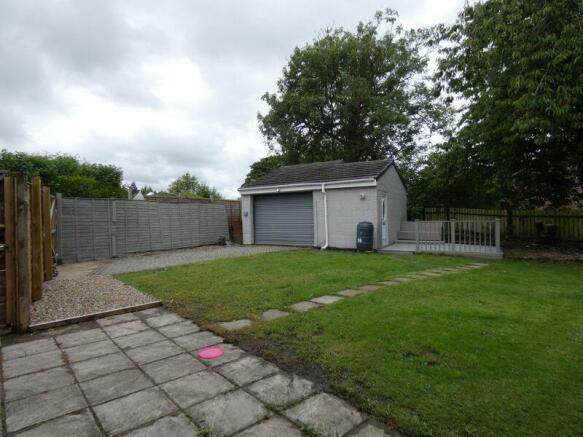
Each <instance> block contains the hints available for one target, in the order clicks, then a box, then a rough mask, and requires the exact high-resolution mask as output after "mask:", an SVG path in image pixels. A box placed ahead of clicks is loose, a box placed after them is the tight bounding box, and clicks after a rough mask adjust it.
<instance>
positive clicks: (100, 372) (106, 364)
mask: <svg viewBox="0 0 583 437" xmlns="http://www.w3.org/2000/svg"><path fill="white" fill-rule="evenodd" d="M133 367H135V365H134V363H132V362H131V361H130V360H129V359H128V358H127V357H126V356H125V355H124V354H123V353H121V352H118V353H115V354H111V355H104V356H101V357H97V358H92V359H90V360H85V361H81V362H78V363H73V364H72V365H71V368H72V369H73V372H75V376H76V377H77V379H78V380H79V381H88V380H90V379H93V378H97V377H99V376H105V375H108V374H110V373H115V372H119V371H120V370H125V369H131V368H133Z"/></svg>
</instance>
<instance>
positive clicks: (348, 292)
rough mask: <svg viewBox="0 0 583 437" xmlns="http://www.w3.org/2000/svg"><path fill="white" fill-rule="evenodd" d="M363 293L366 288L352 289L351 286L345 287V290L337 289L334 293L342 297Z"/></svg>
mask: <svg viewBox="0 0 583 437" xmlns="http://www.w3.org/2000/svg"><path fill="white" fill-rule="evenodd" d="M364 293H366V290H353V289H352V288H347V289H346V290H342V291H339V292H338V293H336V294H339V295H340V296H344V297H354V296H358V295H359V294H364Z"/></svg>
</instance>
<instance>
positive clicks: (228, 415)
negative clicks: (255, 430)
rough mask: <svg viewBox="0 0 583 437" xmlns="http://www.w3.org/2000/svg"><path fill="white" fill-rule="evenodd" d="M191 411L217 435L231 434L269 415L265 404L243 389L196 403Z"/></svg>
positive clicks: (198, 420)
mask: <svg viewBox="0 0 583 437" xmlns="http://www.w3.org/2000/svg"><path fill="white" fill-rule="evenodd" d="M189 413H190V415H191V416H192V417H193V419H194V420H196V421H197V422H198V423H199V424H200V425H201V426H202V427H203V428H206V429H208V430H209V431H210V432H211V434H212V435H213V436H217V437H222V436H227V435H231V434H233V433H235V432H237V431H240V430H242V429H244V428H247V427H248V426H250V425H253V424H254V423H256V422H259V421H260V420H262V419H264V418H265V417H268V416H269V412H268V411H267V409H266V408H265V406H264V405H263V404H262V403H261V402H259V401H258V400H257V399H255V398H254V397H253V396H251V395H250V394H248V393H245V392H244V391H243V390H237V391H234V392H230V393H226V394H224V395H220V396H217V397H215V398H213V399H210V400H208V401H206V402H202V403H200V404H197V405H194V406H193V407H191V408H190V409H189Z"/></svg>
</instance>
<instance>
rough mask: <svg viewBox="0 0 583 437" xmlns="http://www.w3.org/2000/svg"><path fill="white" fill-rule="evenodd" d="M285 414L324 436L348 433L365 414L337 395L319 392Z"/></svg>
mask: <svg viewBox="0 0 583 437" xmlns="http://www.w3.org/2000/svg"><path fill="white" fill-rule="evenodd" d="M285 415H286V416H287V417H288V418H290V419H291V420H292V421H294V422H297V423H300V424H302V425H303V426H307V427H309V428H311V429H313V430H314V431H315V432H316V433H318V434H319V435H321V436H322V437H337V436H341V435H344V434H346V433H347V432H348V431H350V430H351V429H352V428H354V427H355V426H357V425H359V424H360V423H362V422H363V421H364V416H363V415H362V414H360V413H359V412H358V411H357V410H355V409H354V408H352V407H350V406H349V405H347V404H346V403H344V402H343V401H341V400H340V399H338V398H337V397H336V396H332V395H330V394H328V393H319V394H317V395H314V396H312V397H311V398H308V399H306V400H305V401H303V402H301V403H299V404H298V405H296V406H294V407H292V408H289V409H288V410H286V411H285Z"/></svg>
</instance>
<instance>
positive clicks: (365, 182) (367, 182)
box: [237, 177, 376, 194]
mask: <svg viewBox="0 0 583 437" xmlns="http://www.w3.org/2000/svg"><path fill="white" fill-rule="evenodd" d="M324 183H325V184H326V186H327V187H328V188H330V189H331V188H335V187H334V185H340V186H342V185H344V184H359V185H355V188H356V187H358V186H372V185H373V184H376V179H375V178H372V177H371V178H360V179H345V180H339V181H330V182H324ZM360 184H362V185H360ZM321 185H322V183H320V182H301V183H297V184H283V185H259V186H256V187H246V188H239V189H238V190H237V191H239V193H241V194H261V193H262V192H271V191H275V190H286V189H293V190H295V191H301V189H302V188H305V189H306V191H310V190H313V189H316V190H317V189H318V188H319V187H320V186H321ZM342 188H345V187H342ZM346 188H348V187H346Z"/></svg>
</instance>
